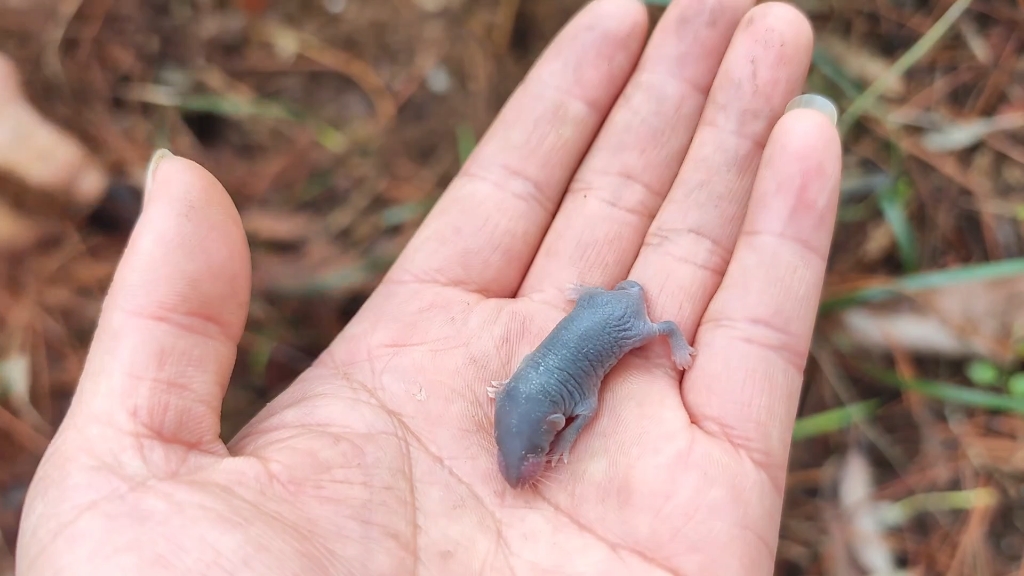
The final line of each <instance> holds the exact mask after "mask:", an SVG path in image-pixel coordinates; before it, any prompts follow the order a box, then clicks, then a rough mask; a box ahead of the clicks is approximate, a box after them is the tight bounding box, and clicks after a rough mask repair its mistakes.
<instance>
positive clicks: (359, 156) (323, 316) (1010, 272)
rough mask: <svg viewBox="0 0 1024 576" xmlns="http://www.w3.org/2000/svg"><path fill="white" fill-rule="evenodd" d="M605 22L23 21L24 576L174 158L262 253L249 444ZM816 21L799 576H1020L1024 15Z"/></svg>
mask: <svg viewBox="0 0 1024 576" xmlns="http://www.w3.org/2000/svg"><path fill="white" fill-rule="evenodd" d="M675 1H681V0H675ZM583 3H584V2H583V0H297V1H291V2H271V1H270V0H0V53H3V54H5V55H6V56H5V57H4V58H3V59H0V532H2V535H3V538H2V541H0V544H2V545H0V565H2V567H3V570H4V572H3V573H6V574H12V573H13V561H12V559H11V557H12V554H13V551H14V543H15V539H16V535H17V524H18V518H19V515H20V511H21V505H22V501H23V498H24V495H25V490H26V487H27V485H28V482H29V481H30V479H31V477H32V474H33V472H34V470H35V466H36V463H37V462H38V459H39V457H40V455H41V453H42V451H43V450H44V449H45V447H46V445H47V442H48V439H49V438H50V437H51V436H52V434H53V431H54V429H55V427H56V426H58V425H59V424H60V422H61V418H62V415H63V413H64V411H65V410H66V408H67V405H68V401H69V399H70V397H71V395H72V393H73V392H74V389H75V384H76V381H77V378H78V376H79V373H80V370H81V367H82V362H83V359H84V357H85V354H86V352H87V349H88V345H89V341H90V338H91V334H92V330H93V327H94V325H95V322H96V318H97V315H98V312H99V308H100V304H101V301H102V297H103V295H104V292H105V290H106V288H107V286H108V284H109V282H110V279H111V275H112V273H113V270H114V268H115V266H116V264H117V261H118V258H119V256H120V254H121V251H122V249H123V247H124V243H125V240H126V238H127V235H128V233H129V232H130V229H131V226H132V224H133V222H134V218H135V217H136V215H137V213H138V209H139V189H140V188H141V185H142V180H143V178H144V171H145V169H146V162H147V160H148V159H149V155H150V154H151V152H152V150H153V149H154V148H157V147H168V148H171V149H172V150H174V151H175V152H176V153H178V154H180V155H183V156H187V157H188V158H191V159H193V160H196V161H198V162H199V163H201V164H202V165H203V166H205V167H206V168H207V169H209V170H210V171H211V172H213V174H214V175H216V176H217V177H218V178H219V179H220V181H221V182H222V183H223V184H224V185H225V187H226V188H227V190H228V191H229V192H230V194H231V195H232V196H233V198H234V200H235V202H236V203H237V206H238V207H239V210H240V211H241V213H242V216H243V221H244V224H245V227H246V230H247V233H248V236H249V240H250V244H251V247H252V250H253V266H254V286H253V300H252V309H251V313H250V317H249V322H248V327H247V330H246V333H245V336H244V338H243V340H242V342H241V345H240V349H239V356H238V363H237V366H236V368H235V372H234V375H233V379H232V383H231V386H230V389H229V392H228V395H227V399H226V402H225V408H224V438H225V440H228V439H230V437H231V436H232V435H233V434H234V433H235V432H236V431H237V430H238V429H239V428H240V427H241V425H242V424H244V422H245V421H246V420H248V419H249V418H250V417H251V416H252V415H253V414H255V413H256V412H257V411H258V410H259V409H260V408H261V407H262V406H263V405H264V404H265V403H266V402H267V401H269V400H271V399H272V398H274V396H276V395H277V394H278V393H279V392H280V391H281V390H282V389H283V388H284V387H286V386H288V384H289V383H290V382H291V380H292V379H293V378H294V377H295V376H296V375H297V374H298V373H299V372H301V371H302V370H303V369H304V368H305V367H306V366H307V365H308V364H309V363H310V362H311V361H312V359H313V358H314V357H315V356H316V355H317V354H318V353H319V352H320V351H321V350H322V349H323V348H324V347H325V346H326V345H327V344H328V343H329V342H330V341H331V340H332V339H333V338H334V336H335V335H336V334H337V333H338V331H339V330H341V329H342V328H343V327H344V326H345V323H346V321H347V320H348V319H349V318H350V317H351V316H352V315H353V314H354V313H355V312H356V311H357V310H358V309H359V306H360V304H361V303H362V302H363V300H364V299H365V297H366V296H367V294H368V293H369V292H370V291H371V290H372V289H373V287H374V286H375V284H376V282H377V281H378V279H379V278H380V277H381V275H382V274H383V272H384V271H385V270H386V269H387V267H388V265H389V264H390V262H391V261H392V259H393V258H394V257H395V256H396V254H397V253H398V251H399V250H400V249H401V248H402V246H403V245H404V243H405V242H406V241H407V240H408V238H409V237H410V235H411V234H412V233H413V232H414V231H415V229H416V226H417V225H418V223H419V221H420V219H421V218H422V216H423V215H424V214H425V212H426V211H427V210H429V208H430V206H431V204H432V202H433V201H434V200H435V199H436V198H437V196H438V195H439V194H440V193H441V191H442V190H443V189H444V187H445V186H446V184H447V183H448V181H449V180H450V179H451V178H452V176H453V175H454V174H455V173H456V171H457V170H458V168H459V165H460V162H461V161H462V159H463V158H465V156H466V155H467V154H468V152H469V151H470V150H471V149H472V147H473V145H474V142H475V140H476V138H477V137H478V136H479V135H480V134H482V132H483V131H484V130H485V129H486V128H487V126H488V123H489V122H490V120H491V119H492V118H493V116H494V115H495V113H496V112H497V111H498V109H499V108H500V106H501V104H502V103H503V101H504V99H505V98H506V97H507V96H508V94H509V93H510V92H511V90H512V89H513V88H514V87H515V85H516V83H517V82H518V81H519V80H520V79H521V78H522V76H523V74H524V73H525V72H526V70H527V69H528V67H529V66H530V65H531V63H532V62H533V61H534V59H535V58H536V57H537V56H538V54H539V53H540V51H541V50H543V48H544V47H545V45H546V44H547V42H548V41H549V40H550V39H551V38H552V36H553V35H554V34H555V33H556V32H557V31H558V29H559V28H560V27H561V26H562V25H563V24H564V23H565V22H566V21H567V20H568V19H569V17H570V16H571V15H572V14H573V13H574V12H575V11H576V10H578V9H579V7H580V6H581V5H582V4H583ZM648 4H649V11H650V13H651V16H652V19H654V20H656V19H657V18H658V16H659V15H660V14H661V12H662V11H663V10H664V5H665V4H667V0H664V1H650V2H648ZM797 5H798V6H799V7H800V8H801V9H802V10H804V11H805V12H806V13H807V14H808V15H809V16H810V17H811V19H812V20H813V22H814V27H815V31H816V34H817V47H816V52H815V56H814V63H813V66H812V69H811V71H810V76H809V79H808V90H813V91H817V92H820V93H824V94H827V95H828V96H830V97H831V98H833V99H834V100H835V101H836V102H838V103H839V105H840V109H841V111H842V113H843V114H842V117H841V119H840V129H841V130H842V133H843V145H844V155H845V156H844V175H843V185H842V192H843V201H842V206H841V210H840V214H839V222H838V224H837V226H838V228H837V232H836V236H835V238H836V239H835V242H834V245H833V249H832V254H831V261H830V270H829V275H828V279H827V285H826V292H825V295H824V298H823V301H822V303H821V314H820V319H819V323H818V328H817V337H816V340H815V343H814V346H813V349H812V352H811V357H810V359H809V363H808V368H807V372H806V385H805V389H804V393H803V398H802V405H801V412H800V414H801V416H800V419H799V420H798V422H797V424H796V428H795V431H794V444H793V451H792V458H791V463H790V474H789V478H788V484H787V492H786V502H787V504H786V510H785V513H784V518H783V521H782V525H781V541H780V546H779V553H778V561H777V567H776V573H777V574H778V575H796V574H828V575H850V576H854V575H867V574H896V573H907V574H948V575H967V574H970V575H982V576H984V575H1012V574H1018V575H1024V566H1022V564H1021V558H1022V555H1024V494H1022V491H1021V486H1022V484H1021V475H1022V473H1024V442H1022V441H1020V439H1021V438H1022V437H1024V419H1022V414H1024V367H1022V366H1021V363H1020V359H1021V357H1024V258H1022V257H1021V250H1022V234H1024V227H1022V220H1024V189H1022V187H1024V131H1022V130H1021V128H1022V127H1024V60H1022V59H1021V58H1020V57H1019V56H1018V54H1019V52H1020V46H1021V44H1022V43H1024V1H1022V0H956V1H955V2H953V1H950V0H943V1H935V0H874V1H866V2H852V1H847V0H797ZM901 571H905V572H901Z"/></svg>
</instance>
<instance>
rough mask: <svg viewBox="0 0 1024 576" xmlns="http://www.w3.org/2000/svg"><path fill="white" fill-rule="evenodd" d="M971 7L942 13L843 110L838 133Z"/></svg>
mask: <svg viewBox="0 0 1024 576" xmlns="http://www.w3.org/2000/svg"><path fill="white" fill-rule="evenodd" d="M970 5H971V0H956V2H954V3H953V5H952V6H950V7H949V9H948V10H946V13H945V14H943V15H942V16H941V17H940V18H939V19H938V20H936V21H935V24H934V25H932V27H931V28H930V29H929V30H928V31H927V32H925V33H924V35H923V36H921V38H920V39H918V41H917V42H915V43H914V45H913V46H911V47H910V49H909V50H907V51H906V52H905V53H904V54H903V56H900V58H899V59H898V60H896V62H894V63H893V65H892V66H891V67H890V68H889V69H888V70H887V71H886V73H885V74H883V75H882V76H881V77H880V78H879V79H878V80H875V81H874V82H873V83H872V84H871V85H870V86H868V89H867V90H865V91H864V92H863V93H861V95H860V96H858V97H857V98H856V99H855V100H854V101H853V102H852V103H851V104H850V106H849V108H847V109H846V112H845V113H844V114H843V115H842V116H841V117H840V118H839V133H840V134H844V135H845V134H846V132H847V131H848V130H849V129H850V127H851V126H853V125H854V124H855V123H856V122H857V120H858V119H859V118H860V117H861V115H862V114H863V113H864V111H865V110H869V109H870V108H871V107H872V106H873V105H874V104H875V101H877V100H878V97H879V96H881V95H882V92H884V91H885V88H886V85H887V84H888V83H889V82H891V81H892V80H893V79H895V78H898V77H900V76H902V75H903V74H905V73H906V72H907V70H909V69H910V68H911V67H912V66H913V65H914V64H915V63H916V62H917V61H918V60H920V59H921V58H923V57H924V56H925V54H927V53H928V51H930V50H931V49H932V47H934V46H935V44H936V43H938V41H939V40H940V39H941V38H942V36H944V35H945V34H946V32H947V31H948V30H949V28H950V27H951V26H953V23H954V22H956V20H957V18H959V17H960V15H961V14H963V13H964V11H965V10H967V7H968V6H970Z"/></svg>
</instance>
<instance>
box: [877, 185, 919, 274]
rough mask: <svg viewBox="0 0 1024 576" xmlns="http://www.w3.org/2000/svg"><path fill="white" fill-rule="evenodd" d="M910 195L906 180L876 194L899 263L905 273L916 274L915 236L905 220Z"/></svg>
mask: <svg viewBox="0 0 1024 576" xmlns="http://www.w3.org/2000/svg"><path fill="white" fill-rule="evenodd" d="M912 194H913V189H912V188H911V187H910V182H909V181H908V180H907V179H906V178H900V179H899V180H897V181H896V182H894V183H893V184H892V185H891V186H887V187H885V188H883V189H882V190H880V191H879V194H878V207H879V209H880V210H881V211H882V215H883V217H884V218H885V221H886V223H888V224H889V228H891V229H892V233H893V236H894V237H895V238H896V248H897V249H898V250H899V254H900V262H901V263H902V264H903V269H904V270H905V271H907V272H916V271H917V269H918V256H917V252H918V250H917V235H916V234H915V233H914V227H913V226H912V225H911V224H910V219H909V218H907V203H908V202H909V200H910V197H911V195H912Z"/></svg>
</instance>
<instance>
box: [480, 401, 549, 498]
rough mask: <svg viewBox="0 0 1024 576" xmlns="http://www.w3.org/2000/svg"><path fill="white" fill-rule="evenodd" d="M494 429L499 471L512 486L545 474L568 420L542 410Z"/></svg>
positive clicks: (517, 415)
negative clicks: (558, 436) (545, 466)
mask: <svg viewBox="0 0 1024 576" xmlns="http://www.w3.org/2000/svg"><path fill="white" fill-rule="evenodd" d="M503 422H504V425H501V426H498V427H496V428H495V431H494V434H495V440H496V441H497V444H498V468H499V470H501V475H502V476H503V477H504V478H505V481H506V482H508V484H509V486H511V487H513V488H519V487H521V486H525V485H528V484H530V483H531V482H533V481H534V480H535V479H536V478H537V477H538V476H539V475H540V473H541V471H543V469H544V464H545V463H546V461H547V454H548V451H549V450H550V448H551V442H552V441H553V440H554V439H555V436H556V435H557V434H558V432H560V431H561V430H562V428H565V417H564V416H562V415H561V414H557V413H556V414H552V413H550V412H544V411H541V410H522V411H520V412H519V413H517V414H516V415H515V416H514V417H511V418H507V419H505V420H503Z"/></svg>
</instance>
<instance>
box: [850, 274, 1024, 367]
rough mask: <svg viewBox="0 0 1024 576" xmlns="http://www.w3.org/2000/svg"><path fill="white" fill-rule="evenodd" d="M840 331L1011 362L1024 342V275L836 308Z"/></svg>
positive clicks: (871, 345) (860, 339)
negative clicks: (870, 303)
mask: <svg viewBox="0 0 1024 576" xmlns="http://www.w3.org/2000/svg"><path fill="white" fill-rule="evenodd" d="M836 329H837V330H838V331H840V332H841V337H842V338H843V339H845V340H847V341H848V342H850V343H851V344H853V345H855V346H860V347H864V348H867V349H871V350H876V351H882V352H884V351H887V350H891V349H892V348H898V349H900V350H903V351H905V352H908V353H916V354H929V355H936V356H943V357H950V358H966V357H976V356H985V357H988V358H991V359H993V360H995V361H997V362H1009V361H1010V360H1012V359H1013V357H1014V354H1015V350H1016V348H1017V347H1018V346H1020V344H1021V343H1024V276H1018V277H1011V278H999V279H993V280H984V281H978V282H967V283H962V284H951V285H947V286H942V287H939V288H935V289H932V290H926V291H922V292H919V293H915V294H913V296H912V297H911V300H910V301H900V302H898V303H895V304H894V303H891V302H890V303H880V304H874V305H867V306H862V307H858V308H851V309H848V310H844V311H842V312H841V313H839V314H838V317H837V328H836Z"/></svg>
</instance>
